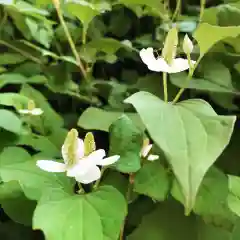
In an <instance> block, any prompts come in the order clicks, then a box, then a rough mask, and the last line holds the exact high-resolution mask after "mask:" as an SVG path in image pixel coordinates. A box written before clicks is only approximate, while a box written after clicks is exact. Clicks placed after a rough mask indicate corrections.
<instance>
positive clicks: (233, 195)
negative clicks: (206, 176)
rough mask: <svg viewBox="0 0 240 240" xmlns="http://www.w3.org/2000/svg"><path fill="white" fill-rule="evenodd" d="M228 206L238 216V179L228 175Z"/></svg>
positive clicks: (239, 197)
mask: <svg viewBox="0 0 240 240" xmlns="http://www.w3.org/2000/svg"><path fill="white" fill-rule="evenodd" d="M228 181H229V195H228V206H229V208H230V209H231V211H232V212H234V213H235V214H236V215H238V216H240V177H237V176H233V175H229V176H228Z"/></svg>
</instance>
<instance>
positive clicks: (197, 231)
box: [127, 202, 231, 240]
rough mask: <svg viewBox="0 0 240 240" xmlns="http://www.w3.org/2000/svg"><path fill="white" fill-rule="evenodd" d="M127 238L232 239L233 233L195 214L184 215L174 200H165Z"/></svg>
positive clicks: (141, 239)
mask: <svg viewBox="0 0 240 240" xmlns="http://www.w3.org/2000/svg"><path fill="white" fill-rule="evenodd" d="M127 239H128V240H146V239H151V240H176V239H178V240H186V239H196V240H230V239H231V234H230V233H229V232H228V231H225V230H223V229H221V228H217V227H213V226H211V225H207V224H205V223H204V222H203V221H202V220H201V219H197V218H196V217H195V216H193V215H191V216H189V217H186V216H184V213H183V210H182V209H181V207H180V206H178V205H177V204H176V203H174V202H164V203H163V204H159V205H158V207H157V208H156V209H154V210H153V211H152V212H151V213H149V214H147V215H145V216H144V217H143V220H142V222H141V224H140V225H139V226H138V228H136V230H134V231H133V233H132V234H131V235H130V236H129V237H128V238H127Z"/></svg>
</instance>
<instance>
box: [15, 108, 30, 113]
mask: <svg viewBox="0 0 240 240" xmlns="http://www.w3.org/2000/svg"><path fill="white" fill-rule="evenodd" d="M18 112H19V113H21V114H29V113H30V111H29V110H28V109H19V110H18Z"/></svg>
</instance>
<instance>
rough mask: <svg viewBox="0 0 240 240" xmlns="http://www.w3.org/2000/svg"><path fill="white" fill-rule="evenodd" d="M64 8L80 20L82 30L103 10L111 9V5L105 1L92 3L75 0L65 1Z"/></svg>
mask: <svg viewBox="0 0 240 240" xmlns="http://www.w3.org/2000/svg"><path fill="white" fill-rule="evenodd" d="M66 9H67V10H68V12H69V13H70V14H72V15H74V16H75V17H77V18H78V19H79V20H80V21H81V22H82V24H83V26H84V31H86V30H87V27H88V25H89V23H90V22H91V21H92V20H93V18H94V17H95V16H97V15H99V14H101V13H104V12H105V11H108V10H111V6H110V5H109V4H108V3H107V2H103V3H99V4H93V3H89V2H87V1H85V0H76V1H70V2H68V3H66Z"/></svg>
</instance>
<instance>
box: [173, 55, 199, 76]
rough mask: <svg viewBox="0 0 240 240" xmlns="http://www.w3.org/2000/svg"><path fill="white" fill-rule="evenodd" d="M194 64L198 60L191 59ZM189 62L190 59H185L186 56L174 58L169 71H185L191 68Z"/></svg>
mask: <svg viewBox="0 0 240 240" xmlns="http://www.w3.org/2000/svg"><path fill="white" fill-rule="evenodd" d="M191 63H192V65H194V64H195V63H196V61H193V60H191ZM189 67H190V66H189V64H188V60H187V59H184V58H176V59H174V60H173V62H172V64H171V66H170V69H169V73H177V72H182V71H185V70H187V69H189Z"/></svg>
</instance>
